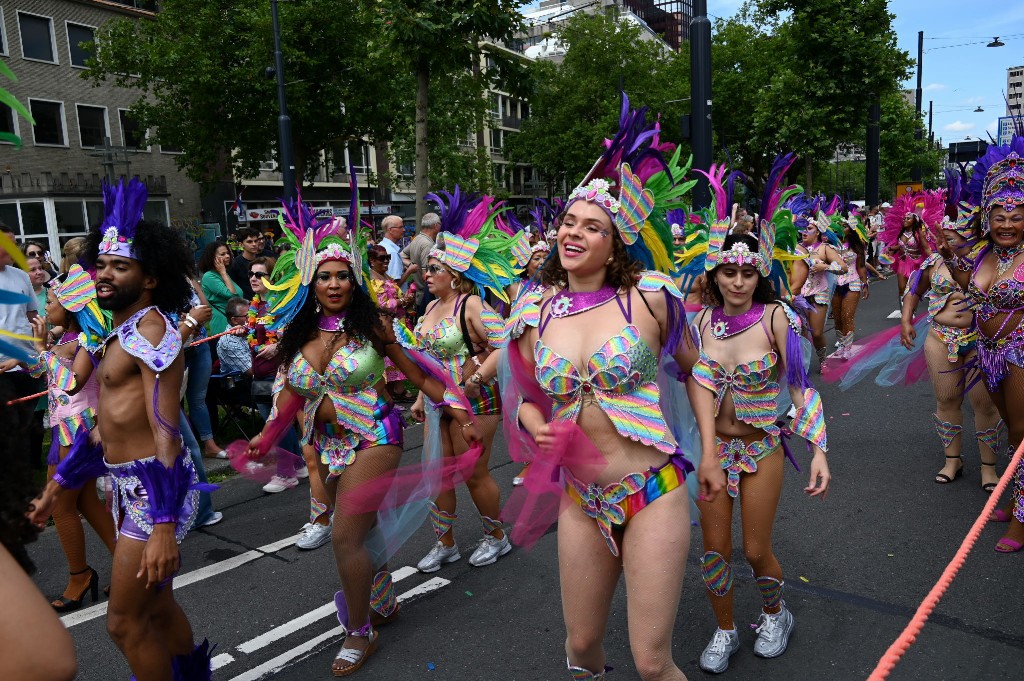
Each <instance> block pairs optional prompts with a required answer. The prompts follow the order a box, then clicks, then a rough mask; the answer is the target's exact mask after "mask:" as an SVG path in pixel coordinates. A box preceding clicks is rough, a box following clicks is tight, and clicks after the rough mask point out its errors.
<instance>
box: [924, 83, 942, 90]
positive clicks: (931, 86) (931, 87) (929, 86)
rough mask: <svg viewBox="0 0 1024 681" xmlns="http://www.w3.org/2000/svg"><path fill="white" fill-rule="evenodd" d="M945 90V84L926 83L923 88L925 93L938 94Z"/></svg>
mask: <svg viewBox="0 0 1024 681" xmlns="http://www.w3.org/2000/svg"><path fill="white" fill-rule="evenodd" d="M945 89H946V85H945V83H928V84H927V85H925V86H924V91H925V92H938V91H940V90H945Z"/></svg>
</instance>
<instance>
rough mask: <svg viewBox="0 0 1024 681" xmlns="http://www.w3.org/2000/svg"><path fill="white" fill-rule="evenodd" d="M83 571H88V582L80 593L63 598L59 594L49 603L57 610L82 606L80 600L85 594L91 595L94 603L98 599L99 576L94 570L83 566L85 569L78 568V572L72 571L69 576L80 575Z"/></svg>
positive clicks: (67, 610)
mask: <svg viewBox="0 0 1024 681" xmlns="http://www.w3.org/2000/svg"><path fill="white" fill-rule="evenodd" d="M85 572H88V573H89V583H88V584H86V585H85V588H84V589H82V594H81V595H80V596H79V597H78V598H65V597H64V596H61V597H60V598H58V599H56V600H55V601H53V602H52V603H50V605H52V606H53V609H54V610H56V611H57V612H74V611H75V610H78V609H79V608H81V607H82V601H84V600H85V596H86V594H89V595H90V596H92V602H93V603H95V602H96V601H98V600H99V599H100V576H99V575H98V574H96V571H95V570H93V569H92V568H91V567H87V568H85V570H79V571H78V572H72V573H71V576H72V577H74V576H75V575H80V574H83V573H85Z"/></svg>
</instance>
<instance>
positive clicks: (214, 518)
mask: <svg viewBox="0 0 1024 681" xmlns="http://www.w3.org/2000/svg"><path fill="white" fill-rule="evenodd" d="M222 520H224V514H223V513H221V512H220V511H214V512H213V515H211V516H210V517H209V518H207V519H206V520H204V521H203V522H202V523H201V524H200V525H199V527H209V526H210V525H216V524H217V523H219V522H220V521H222Z"/></svg>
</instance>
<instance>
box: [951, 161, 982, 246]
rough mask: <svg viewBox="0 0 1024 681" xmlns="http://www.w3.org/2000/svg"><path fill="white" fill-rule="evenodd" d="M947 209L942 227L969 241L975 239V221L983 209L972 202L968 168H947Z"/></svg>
mask: <svg viewBox="0 0 1024 681" xmlns="http://www.w3.org/2000/svg"><path fill="white" fill-rule="evenodd" d="M944 172H945V174H946V211H945V216H944V217H943V218H942V229H951V230H953V231H954V232H956V233H957V234H959V235H960V236H962V237H963V238H965V239H967V240H968V241H973V240H974V221H975V220H976V219H977V217H978V214H979V213H980V212H981V209H980V208H978V206H977V205H976V204H972V203H971V202H970V192H968V191H967V183H968V182H967V177H966V175H965V173H966V170H965V169H964V168H963V167H961V168H959V169H958V170H953V169H950V168H946V169H945V170H944Z"/></svg>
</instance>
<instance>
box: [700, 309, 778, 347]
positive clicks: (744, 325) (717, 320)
mask: <svg viewBox="0 0 1024 681" xmlns="http://www.w3.org/2000/svg"><path fill="white" fill-rule="evenodd" d="M764 307H765V306H764V303H754V304H753V305H751V306H750V309H749V310H747V311H746V312H743V313H741V314H738V315H735V316H732V317H730V316H729V315H727V314H725V311H724V310H723V309H722V308H720V307H716V308H715V309H714V310H712V311H711V335H712V336H714V337H715V338H717V339H718V340H722V339H723V338H729V337H730V336H735V335H736V334H738V333H742V332H744V331H746V330H747V329H749V328H750V327H752V326H753V325H754V324H757V323H758V322H759V321H761V317H763V316H764Z"/></svg>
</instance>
